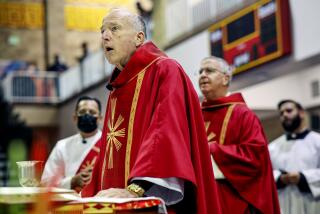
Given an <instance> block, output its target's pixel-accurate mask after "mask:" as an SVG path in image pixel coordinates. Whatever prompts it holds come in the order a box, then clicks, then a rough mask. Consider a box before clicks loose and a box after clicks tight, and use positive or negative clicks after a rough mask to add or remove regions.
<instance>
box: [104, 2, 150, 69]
mask: <svg viewBox="0 0 320 214" xmlns="http://www.w3.org/2000/svg"><path fill="white" fill-rule="evenodd" d="M144 31H145V24H144V22H143V21H142V19H141V18H140V16H138V15H136V14H133V13H131V12H130V11H128V10H126V9H119V8H117V9H112V10H111V11H110V13H109V14H108V15H107V16H106V17H104V19H103V23H102V26H101V36H102V43H103V46H104V50H105V55H106V58H107V60H108V61H109V62H110V63H111V64H113V65H115V66H116V67H117V68H118V69H120V70H122V69H123V68H124V66H125V65H126V64H127V62H128V61H129V60H130V58H131V56H132V55H133V54H134V52H135V51H136V49H137V48H139V47H140V46H141V45H142V44H143V43H144V41H145V32H144Z"/></svg>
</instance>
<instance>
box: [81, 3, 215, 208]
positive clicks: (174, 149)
mask: <svg viewBox="0 0 320 214" xmlns="http://www.w3.org/2000/svg"><path fill="white" fill-rule="evenodd" d="M101 34H102V43H103V48H104V52H105V55H106V58H107V60H108V61H109V62H110V63H111V64H113V65H115V69H114V71H113V74H112V76H111V79H110V82H109V83H108V85H107V88H108V89H109V90H111V92H110V96H109V99H108V103H107V109H106V114H105V122H104V127H103V133H102V138H101V141H102V142H101V145H102V146H101V148H100V154H99V160H98V162H97V164H96V165H95V168H94V170H93V175H92V181H91V183H90V184H89V185H88V186H86V187H85V188H84V189H83V191H82V192H81V195H82V196H83V197H87V196H93V195H96V194H97V193H98V196H103V197H142V196H156V197H161V198H162V199H163V200H164V201H165V203H166V205H167V206H168V208H169V211H173V212H176V213H199V214H206V213H207V214H214V213H221V211H220V206H219V203H218V198H217V194H216V186H215V182H214V176H213V173H212V171H211V170H208V169H210V168H211V161H210V153H209V150H208V145H207V141H206V133H205V128H204V123H203V120H202V115H201V108H200V105H199V102H198V97H197V94H196V93H195V91H194V88H193V86H192V83H191V81H190V80H189V79H188V77H187V75H186V74H185V72H184V70H183V69H182V67H181V66H180V65H179V64H178V63H177V62H176V61H174V60H172V59H170V58H168V57H167V56H166V55H165V54H164V53H163V52H161V51H160V50H159V49H158V48H157V47H156V46H155V45H154V44H153V43H152V42H145V25H144V23H143V21H142V19H141V18H140V17H139V16H137V15H134V14H132V13H130V12H128V11H127V10H123V9H113V10H112V11H111V12H110V13H109V14H108V15H107V16H106V17H105V18H104V19H103V23H102V27H101Z"/></svg>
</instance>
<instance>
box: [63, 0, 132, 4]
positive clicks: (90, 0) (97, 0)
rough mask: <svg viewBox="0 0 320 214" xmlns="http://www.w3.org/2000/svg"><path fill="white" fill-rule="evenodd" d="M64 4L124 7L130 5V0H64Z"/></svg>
mask: <svg viewBox="0 0 320 214" xmlns="http://www.w3.org/2000/svg"><path fill="white" fill-rule="evenodd" d="M65 2H66V3H76V4H78V3H84V4H108V5H109V4H112V5H126V4H130V3H132V0H65Z"/></svg>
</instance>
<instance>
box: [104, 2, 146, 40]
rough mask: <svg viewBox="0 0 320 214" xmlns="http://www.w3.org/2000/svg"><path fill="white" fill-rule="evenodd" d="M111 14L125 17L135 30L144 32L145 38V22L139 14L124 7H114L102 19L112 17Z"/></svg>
mask: <svg viewBox="0 0 320 214" xmlns="http://www.w3.org/2000/svg"><path fill="white" fill-rule="evenodd" d="M112 16H121V17H123V18H124V19H126V20H127V21H128V22H129V23H130V24H131V25H132V27H133V28H134V29H135V30H136V31H137V32H139V31H142V32H143V33H144V35H145V38H146V35H147V34H146V24H145V22H144V21H143V19H142V17H141V16H139V15H137V14H134V13H132V12H130V11H129V10H127V9H124V8H114V9H112V10H111V11H110V12H109V13H108V15H106V16H105V17H104V18H103V21H104V20H105V19H108V17H112Z"/></svg>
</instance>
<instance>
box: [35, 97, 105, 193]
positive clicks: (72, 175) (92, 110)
mask: <svg viewBox="0 0 320 214" xmlns="http://www.w3.org/2000/svg"><path fill="white" fill-rule="evenodd" d="M73 119H74V122H75V123H76V124H77V127H78V130H79V133H78V134H76V135H73V136H71V137H68V138H65V139H63V140H60V141H58V143H57V144H56V145H55V147H54V148H53V150H52V152H51V154H50V156H49V159H48V160H47V162H46V165H45V168H44V172H43V174H42V179H41V181H42V183H44V185H46V186H55V187H61V188H67V189H70V188H71V189H74V190H76V191H78V192H79V191H80V190H81V189H82V188H83V186H84V185H85V184H86V183H87V182H89V181H90V178H91V171H92V168H93V166H94V164H95V162H96V158H97V155H98V154H99V151H100V150H99V148H98V143H99V142H100V141H99V139H100V137H101V131H100V130H99V129H98V124H99V122H100V121H101V119H102V116H101V104H100V101H99V100H98V99H96V98H92V97H88V96H82V97H80V98H79V99H78V101H77V104H76V108H75V112H74V115H73Z"/></svg>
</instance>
